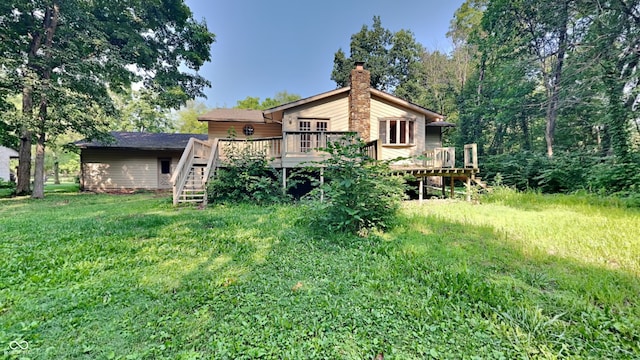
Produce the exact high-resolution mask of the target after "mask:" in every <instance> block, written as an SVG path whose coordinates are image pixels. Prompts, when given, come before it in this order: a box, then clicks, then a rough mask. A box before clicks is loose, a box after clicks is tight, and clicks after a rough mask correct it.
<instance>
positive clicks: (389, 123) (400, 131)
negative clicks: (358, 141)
mask: <svg viewBox="0 0 640 360" xmlns="http://www.w3.org/2000/svg"><path fill="white" fill-rule="evenodd" d="M379 133H380V140H381V141H382V143H383V144H384V145H413V144H414V139H415V120H413V119H407V118H389V119H384V120H381V121H380V129H379Z"/></svg>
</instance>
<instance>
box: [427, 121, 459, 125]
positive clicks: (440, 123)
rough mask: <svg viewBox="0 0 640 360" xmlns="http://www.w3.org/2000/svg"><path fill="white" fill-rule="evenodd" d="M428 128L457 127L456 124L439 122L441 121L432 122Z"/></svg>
mask: <svg viewBox="0 0 640 360" xmlns="http://www.w3.org/2000/svg"><path fill="white" fill-rule="evenodd" d="M427 126H429V127H436V126H438V127H456V124H454V123H450V122H448V121H442V120H439V121H432V122H430V123H428V124H427Z"/></svg>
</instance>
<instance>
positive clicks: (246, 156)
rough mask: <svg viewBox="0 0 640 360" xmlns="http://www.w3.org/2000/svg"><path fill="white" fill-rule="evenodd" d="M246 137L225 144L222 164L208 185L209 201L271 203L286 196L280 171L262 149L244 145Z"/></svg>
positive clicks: (279, 200)
mask: <svg viewBox="0 0 640 360" xmlns="http://www.w3.org/2000/svg"><path fill="white" fill-rule="evenodd" d="M247 144H248V143H247V142H246V141H244V142H243V141H238V142H232V143H231V144H229V145H227V146H226V147H225V154H226V156H227V158H226V161H225V167H221V168H218V170H217V171H216V174H215V176H214V177H213V178H212V179H211V180H210V181H209V184H208V185H207V198H208V200H209V202H211V203H255V204H273V203H281V202H284V201H287V200H288V196H287V195H286V193H285V192H284V191H283V189H282V187H281V186H280V182H279V181H278V179H280V178H281V174H280V172H279V171H277V170H276V169H274V168H272V167H270V166H269V162H268V159H267V156H266V154H265V152H264V151H260V150H256V149H253V148H252V147H250V146H247Z"/></svg>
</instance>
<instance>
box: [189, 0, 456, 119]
mask: <svg viewBox="0 0 640 360" xmlns="http://www.w3.org/2000/svg"><path fill="white" fill-rule="evenodd" d="M185 2H186V4H187V5H188V6H189V7H190V8H191V10H192V11H193V13H194V17H195V18H196V19H198V20H202V19H205V21H206V22H207V26H208V28H209V31H211V32H213V33H214V34H215V35H216V42H214V43H213V45H212V47H211V58H212V60H211V62H209V63H207V64H205V65H204V67H203V68H201V70H200V74H201V75H203V76H204V77H205V78H207V79H208V80H209V81H211V83H212V84H211V88H209V89H206V90H205V93H206V95H207V97H208V98H207V99H206V100H202V99H201V100H202V101H203V102H204V103H205V104H207V106H208V107H210V108H214V107H233V106H235V105H236V102H237V101H238V100H242V99H244V98H246V97H247V96H253V97H259V98H260V100H264V99H265V98H267V97H274V96H275V95H276V93H278V92H280V91H287V92H289V93H292V94H298V95H300V96H302V97H303V98H304V97H308V96H313V95H316V94H319V93H322V92H325V91H329V90H332V89H334V88H335V87H336V85H335V83H334V82H333V81H332V80H331V70H332V68H333V56H334V54H335V52H336V51H337V50H338V49H339V48H342V49H343V50H344V51H345V53H347V55H348V54H349V41H350V38H351V35H352V34H354V33H356V32H358V31H360V29H361V28H362V26H363V25H367V26H368V27H371V25H372V23H373V21H372V19H373V16H374V15H379V16H380V19H381V22H382V26H383V27H384V28H386V29H389V30H391V31H394V32H395V31H398V30H400V29H406V30H411V31H412V32H413V33H414V35H415V37H416V40H417V41H418V42H419V43H421V44H422V45H423V46H425V47H426V48H427V49H429V50H435V49H437V50H440V51H445V52H448V51H449V50H450V47H451V45H450V41H449V40H448V39H447V38H446V33H447V31H448V29H449V22H450V20H451V18H452V17H453V13H454V11H455V10H456V9H457V8H458V7H459V6H460V5H461V4H462V2H463V0H387V1H384V0H368V1H364V0H341V1H340V0H324V1H304V0H297V1H295V0H270V1H261V0H185Z"/></svg>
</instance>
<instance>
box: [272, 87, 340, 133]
mask: <svg viewBox="0 0 640 360" xmlns="http://www.w3.org/2000/svg"><path fill="white" fill-rule="evenodd" d="M299 118H316V119H318V118H319V119H330V120H331V121H330V123H329V131H348V130H349V99H348V98H347V95H346V94H340V95H339V96H334V97H330V98H328V99H324V100H323V101H321V102H316V103H313V104H306V105H303V106H300V107H297V108H293V109H289V110H287V111H286V112H285V114H284V119H283V121H282V124H283V125H282V126H283V128H284V131H297V130H298V119H299Z"/></svg>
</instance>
